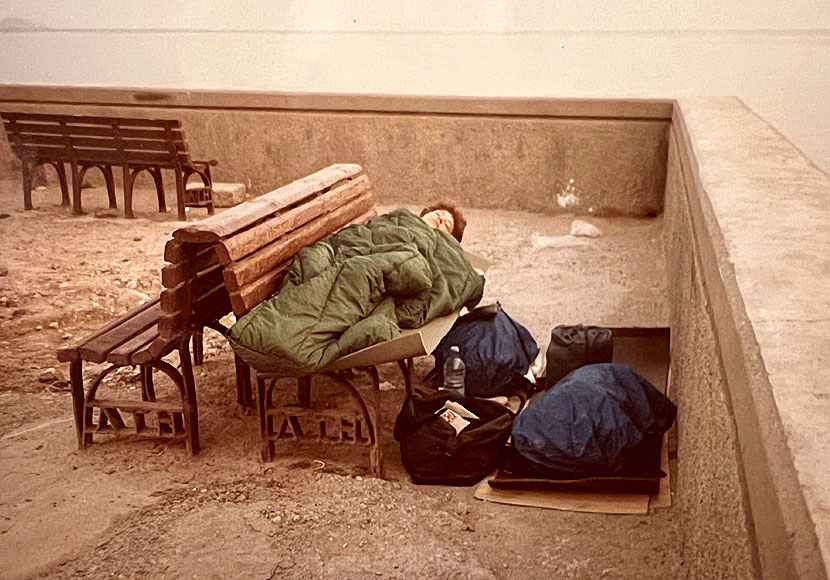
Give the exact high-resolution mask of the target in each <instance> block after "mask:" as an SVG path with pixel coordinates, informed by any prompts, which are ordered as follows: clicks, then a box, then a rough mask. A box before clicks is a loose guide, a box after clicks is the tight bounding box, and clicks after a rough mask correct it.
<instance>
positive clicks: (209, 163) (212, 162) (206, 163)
mask: <svg viewBox="0 0 830 580" xmlns="http://www.w3.org/2000/svg"><path fill="white" fill-rule="evenodd" d="M191 163H192V164H193V165H201V166H203V167H210V166H212V167H216V166H217V165H219V162H218V161H217V160H216V159H211V160H210V161H191Z"/></svg>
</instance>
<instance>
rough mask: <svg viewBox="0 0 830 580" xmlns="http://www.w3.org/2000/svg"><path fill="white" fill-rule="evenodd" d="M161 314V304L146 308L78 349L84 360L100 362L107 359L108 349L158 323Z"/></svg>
mask: <svg viewBox="0 0 830 580" xmlns="http://www.w3.org/2000/svg"><path fill="white" fill-rule="evenodd" d="M161 315H162V309H161V304H160V303H159V304H157V305H156V306H153V307H152V308H148V309H147V310H144V311H142V312H140V313H138V314H136V315H134V316H132V317H130V318H127V319H126V320H125V321H124V322H123V323H122V324H119V325H118V326H116V327H114V328H112V329H110V330H109V331H107V332H105V333H104V334H101V335H100V336H98V337H97V338H94V339H93V340H90V341H87V342H86V343H85V344H84V345H83V346H81V347H80V348H79V349H78V352H79V354H80V355H81V358H83V359H84V360H88V361H92V362H96V363H101V362H104V361H105V360H107V355H108V354H109V353H110V351H112V350H114V349H116V348H118V347H119V346H121V345H122V344H124V343H125V342H127V341H128V340H130V339H131V338H133V337H134V336H136V335H137V334H141V333H142V332H144V331H145V330H147V329H148V328H150V327H151V326H153V325H155V324H158V320H159V317H160V316H161Z"/></svg>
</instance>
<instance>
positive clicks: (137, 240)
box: [133, 236, 141, 242]
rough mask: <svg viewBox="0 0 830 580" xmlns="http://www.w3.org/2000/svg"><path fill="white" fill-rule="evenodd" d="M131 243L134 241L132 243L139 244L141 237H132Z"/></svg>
mask: <svg viewBox="0 0 830 580" xmlns="http://www.w3.org/2000/svg"><path fill="white" fill-rule="evenodd" d="M133 241H134V242H140V241H141V237H139V236H136V237H134V238H133Z"/></svg>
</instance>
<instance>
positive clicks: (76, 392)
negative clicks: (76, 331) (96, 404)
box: [69, 359, 86, 449]
mask: <svg viewBox="0 0 830 580" xmlns="http://www.w3.org/2000/svg"><path fill="white" fill-rule="evenodd" d="M83 365H84V361H82V360H81V359H78V360H73V361H72V362H71V363H69V381H70V384H71V385H72V410H73V412H74V415H75V433H76V435H77V436H78V449H86V437H85V435H84V420H85V419H84V403H85V402H86V401H85V397H86V394H85V393H84V373H83Z"/></svg>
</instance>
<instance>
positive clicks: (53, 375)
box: [37, 367, 66, 383]
mask: <svg viewBox="0 0 830 580" xmlns="http://www.w3.org/2000/svg"><path fill="white" fill-rule="evenodd" d="M37 380H39V381H40V382H41V383H54V382H62V383H65V382H66V377H64V376H63V373H62V372H61V371H60V369H56V368H52V367H49V368H48V369H44V370H43V371H41V373H40V374H39V375H38V376H37Z"/></svg>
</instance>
